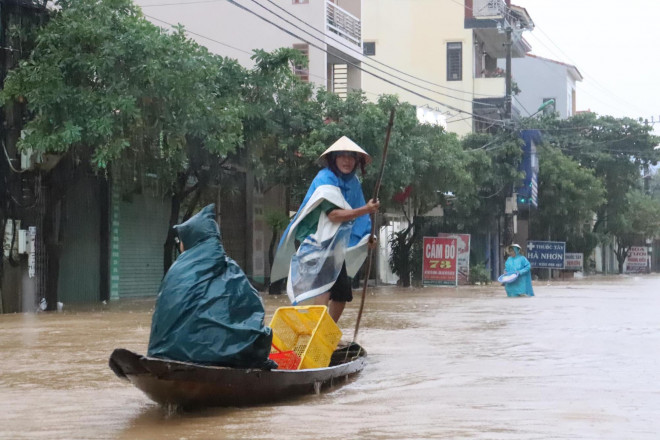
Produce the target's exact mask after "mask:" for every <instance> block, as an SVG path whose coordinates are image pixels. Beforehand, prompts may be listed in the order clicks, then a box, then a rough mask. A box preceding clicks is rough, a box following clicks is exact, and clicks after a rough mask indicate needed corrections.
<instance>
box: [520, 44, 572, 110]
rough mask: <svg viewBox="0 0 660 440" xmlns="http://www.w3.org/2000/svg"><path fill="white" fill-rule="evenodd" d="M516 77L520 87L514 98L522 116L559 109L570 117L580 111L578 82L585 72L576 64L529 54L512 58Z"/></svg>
mask: <svg viewBox="0 0 660 440" xmlns="http://www.w3.org/2000/svg"><path fill="white" fill-rule="evenodd" d="M512 70H513V79H514V81H515V83H516V85H517V87H518V89H519V90H520V91H519V93H518V94H517V95H515V97H514V102H515V103H517V104H518V105H519V107H520V109H521V114H522V116H531V115H534V114H536V113H537V112H538V111H539V110H538V109H539V108H540V107H542V106H543V105H544V104H546V103H548V102H550V101H552V103H551V104H549V105H546V106H545V107H543V110H542V111H543V112H557V113H558V114H559V117H560V118H563V119H565V118H569V117H571V116H573V115H574V114H575V113H576V111H577V107H576V105H577V99H576V88H577V82H578V81H582V75H581V74H580V71H579V70H578V69H577V67H575V66H573V65H571V64H566V63H562V62H560V61H555V60H551V59H548V58H543V57H540V56H537V55H532V54H527V55H525V56H524V57H523V58H516V59H514V60H513V69H512Z"/></svg>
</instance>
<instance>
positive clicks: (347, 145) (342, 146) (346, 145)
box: [319, 136, 371, 165]
mask: <svg viewBox="0 0 660 440" xmlns="http://www.w3.org/2000/svg"><path fill="white" fill-rule="evenodd" d="M333 151H354V152H356V153H358V154H360V155H361V156H362V157H363V158H364V163H365V164H366V165H369V164H370V163H371V156H369V154H368V153H367V152H366V151H364V150H363V149H362V148H360V146H359V145H358V144H356V143H355V142H353V141H352V140H350V139H349V138H348V137H346V136H342V137H341V138H339V140H338V141H337V142H335V143H334V144H332V145H330V146H329V147H328V149H327V150H325V151H324V152H323V154H322V155H321V156H320V157H319V161H321V162H324V161H326V160H327V158H326V155H327V154H330V153H332V152H333Z"/></svg>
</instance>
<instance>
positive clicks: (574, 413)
mask: <svg viewBox="0 0 660 440" xmlns="http://www.w3.org/2000/svg"><path fill="white" fill-rule="evenodd" d="M360 292H361V289H358V290H356V292H355V293H356V300H355V301H354V302H353V303H352V304H350V305H349V306H348V307H347V309H346V312H345V313H344V316H343V317H342V319H341V320H340V327H342V329H343V330H344V334H345V339H348V340H350V339H351V337H352V334H353V328H354V325H355V319H356V315H357V308H358V306H359V299H360V298H359V294H360ZM535 292H536V295H537V296H536V297H534V298H507V297H506V295H505V293H504V290H503V288H501V287H500V286H498V285H493V286H487V287H461V288H459V289H454V288H425V289H400V288H394V287H379V288H377V289H369V291H368V297H367V299H366V307H365V312H364V315H363V318H362V322H361V324H360V333H359V338H358V342H360V343H361V344H362V345H363V346H364V347H365V348H366V349H367V350H368V353H369V357H368V365H367V367H366V368H365V370H364V371H363V372H362V373H360V375H358V376H357V377H356V378H355V379H354V380H351V381H350V382H348V383H347V384H345V385H344V386H342V387H339V388H335V389H333V390H330V392H328V393H324V394H321V395H318V396H315V395H311V396H304V397H302V398H296V399H293V400H290V401H286V402H282V403H279V404H276V405H264V406H257V407H251V408H226V409H208V410H204V411H198V412H194V413H176V414H169V413H168V412H167V411H166V410H164V409H163V408H161V407H159V406H157V405H156V404H154V403H152V402H151V401H150V400H149V399H148V398H147V397H146V396H144V395H143V394H142V393H141V392H140V391H139V390H137V389H136V388H133V387H132V386H131V385H130V384H128V383H127V382H124V381H121V380H119V379H118V378H117V377H116V376H115V375H114V373H112V371H111V370H110V369H109V368H108V366H107V361H108V356H109V355H110V353H111V352H112V350H113V349H114V348H117V347H123V348H127V349H130V350H133V351H136V352H139V353H145V352H146V348H147V343H148V339H149V327H150V323H151V311H152V307H153V303H154V300H153V299H150V300H132V301H129V300H125V301H119V302H117V303H111V304H108V305H98V306H96V307H94V308H89V307H88V308H84V309H83V308H72V307H70V306H68V305H66V304H65V307H64V312H63V313H39V314H19V315H2V316H0V354H1V356H0V439H297V440H304V439H314V438H323V439H342V440H346V439H520V440H530V439H543V440H548V439H633V440H640V439H657V438H660V417H659V416H658V414H659V413H660V368H659V365H660V316H659V315H660V276H657V275H649V276H639V277H611V278H603V277H594V278H589V279H585V280H579V281H578V280H576V281H561V282H553V283H552V284H550V285H548V284H546V283H545V282H539V283H535ZM263 298H264V301H265V303H266V308H267V315H268V316H267V319H268V320H269V319H270V317H271V316H272V313H273V312H274V311H275V309H276V308H277V307H279V306H287V305H289V304H288V300H287V299H286V297H284V296H268V295H264V296H263Z"/></svg>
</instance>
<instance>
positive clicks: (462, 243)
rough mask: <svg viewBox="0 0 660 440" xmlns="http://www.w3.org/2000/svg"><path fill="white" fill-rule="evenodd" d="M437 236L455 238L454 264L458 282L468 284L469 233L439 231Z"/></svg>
mask: <svg viewBox="0 0 660 440" xmlns="http://www.w3.org/2000/svg"><path fill="white" fill-rule="evenodd" d="M438 237H450V238H455V239H456V252H457V254H456V264H457V265H458V284H459V285H467V284H470V234H449V233H445V232H441V233H439V234H438Z"/></svg>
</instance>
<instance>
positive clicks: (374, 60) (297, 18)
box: [252, 0, 499, 99]
mask: <svg viewBox="0 0 660 440" xmlns="http://www.w3.org/2000/svg"><path fill="white" fill-rule="evenodd" d="M252 1H253V2H254V3H257V4H258V5H259V6H261V7H262V8H264V9H266V10H267V11H269V12H270V13H271V14H273V15H275V16H276V17H279V18H281V19H282V20H284V21H287V20H286V19H284V18H282V17H281V16H279V15H277V14H275V13H274V12H272V11H271V10H270V9H267V8H266V7H265V6H263V5H261V4H259V3H258V2H257V1H255V0H252ZM266 1H267V2H268V3H270V4H272V5H273V6H275V7H276V8H278V9H280V10H281V11H283V12H285V13H286V14H288V15H290V16H291V17H293V18H295V19H296V20H298V21H300V22H301V23H303V24H304V25H306V26H308V27H309V28H311V29H313V30H315V31H316V32H319V33H320V34H322V35H324V34H325V33H324V32H323V31H322V30H319V29H318V28H315V27H314V26H312V25H311V24H309V23H307V22H306V21H304V20H302V19H301V18H299V17H297V16H296V15H295V14H293V13H291V12H290V11H287V10H286V9H285V8H283V7H282V6H280V5H278V4H277V3H275V2H274V1H273V0H266ZM287 23H289V24H291V25H292V26H294V27H296V28H297V29H300V30H302V31H303V32H305V33H307V34H308V35H311V34H309V33H308V32H306V31H304V30H303V29H301V28H300V27H298V26H296V25H294V24H293V23H291V22H289V21H287ZM314 38H317V39H318V37H314ZM338 43H339V44H341V45H342V46H344V47H346V48H348V49H349V50H352V51H353V52H355V53H358V54H360V55H363V53H362V52H360V51H358V50H357V49H355V48H354V47H351V46H349V45H348V44H345V43H343V42H341V41H338ZM370 60H371V61H372V62H374V63H376V64H380V65H381V66H385V67H387V68H388V69H391V70H393V71H395V72H398V73H401V74H403V75H406V76H408V77H410V78H413V79H416V80H418V81H422V82H424V83H427V84H431V85H433V86H436V87H440V88H442V89H447V90H451V91H454V92H458V93H464V94H466V95H471V96H483V97H488V98H498V97H499V96H496V95H486V94H481V93H474V92H467V91H465V90H460V89H454V88H452V87H447V86H443V85H441V84H438V83H434V82H432V81H428V80H426V79H423V78H419V77H417V76H415V75H412V74H409V73H407V72H404V71H402V70H400V69H397V68H396V67H393V66H391V65H389V64H386V63H383V62H381V61H379V60H377V59H374V58H370ZM363 64H366V65H369V63H367V62H366V61H363ZM369 67H373V66H370V65H369ZM373 68H374V69H376V70H379V71H381V72H383V73H386V74H388V75H391V76H393V77H395V78H397V77H396V76H394V75H392V74H391V73H388V72H384V71H383V70H380V69H378V68H376V67H373ZM397 79H400V78H397ZM402 81H406V80H402ZM406 82H408V81H406ZM410 84H413V85H416V84H414V83H410ZM416 86H417V87H421V88H423V87H422V86H419V85H416ZM426 90H429V89H426ZM431 91H433V90H431ZM433 92H434V93H439V92H436V91H433ZM440 94H442V93H440ZM445 96H450V95H445ZM450 97H452V98H455V99H460V98H456V97H453V96H450Z"/></svg>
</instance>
